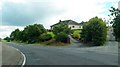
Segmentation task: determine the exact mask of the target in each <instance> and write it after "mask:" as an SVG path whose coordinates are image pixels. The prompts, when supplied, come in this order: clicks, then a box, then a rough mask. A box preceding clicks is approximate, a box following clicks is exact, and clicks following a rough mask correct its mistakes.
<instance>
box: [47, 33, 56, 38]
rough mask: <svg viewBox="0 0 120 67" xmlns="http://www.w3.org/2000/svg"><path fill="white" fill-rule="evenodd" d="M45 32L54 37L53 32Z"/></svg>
mask: <svg viewBox="0 0 120 67" xmlns="http://www.w3.org/2000/svg"><path fill="white" fill-rule="evenodd" d="M47 34H50V35H51V36H52V38H54V37H55V34H54V33H53V32H47Z"/></svg>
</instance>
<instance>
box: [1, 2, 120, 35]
mask: <svg viewBox="0 0 120 67" xmlns="http://www.w3.org/2000/svg"><path fill="white" fill-rule="evenodd" d="M0 4H2V8H1V5H0V17H2V20H1V22H2V26H8V27H9V26H13V27H14V26H17V27H18V28H19V26H22V27H23V26H26V25H30V24H34V23H39V24H43V25H44V27H45V28H50V25H53V24H55V23H57V22H58V21H59V20H68V19H72V20H74V21H77V22H79V23H80V22H81V21H88V20H89V19H90V18H92V17H94V16H98V17H100V18H108V16H107V15H108V14H109V11H108V9H109V8H110V7H111V6H115V7H117V6H116V5H117V4H118V0H3V2H2V3H1V2H0ZM1 9H2V10H1ZM8 27H7V28H8ZM10 29H11V28H10ZM13 29H14V28H12V29H11V30H13ZM2 31H3V30H2ZM2 31H1V32H2ZM6 31H8V30H6ZM8 32H9V33H8ZM8 32H5V31H4V32H3V33H5V35H4V36H7V35H9V34H10V32H11V31H8ZM3 33H2V34H3ZM2 36H3V35H2Z"/></svg>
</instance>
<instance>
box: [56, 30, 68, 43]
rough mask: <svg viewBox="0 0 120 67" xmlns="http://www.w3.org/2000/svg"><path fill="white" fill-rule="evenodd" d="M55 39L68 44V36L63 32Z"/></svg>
mask: <svg viewBox="0 0 120 67" xmlns="http://www.w3.org/2000/svg"><path fill="white" fill-rule="evenodd" d="M55 39H56V41H58V42H64V43H67V42H68V36H67V34H66V33H63V32H61V33H59V34H57V35H56V37H55Z"/></svg>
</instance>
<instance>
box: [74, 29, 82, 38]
mask: <svg viewBox="0 0 120 67" xmlns="http://www.w3.org/2000/svg"><path fill="white" fill-rule="evenodd" d="M80 32H81V31H80V30H76V31H74V32H73V35H72V36H73V37H74V38H77V39H80Z"/></svg>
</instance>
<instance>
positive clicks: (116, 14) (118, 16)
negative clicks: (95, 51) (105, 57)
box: [109, 7, 120, 41]
mask: <svg viewBox="0 0 120 67" xmlns="http://www.w3.org/2000/svg"><path fill="white" fill-rule="evenodd" d="M109 11H110V12H111V14H110V16H112V17H113V19H112V21H111V24H113V25H112V27H113V31H114V35H115V38H116V40H117V41H120V10H119V9H115V8H114V7H111V9H110V10H109Z"/></svg>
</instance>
